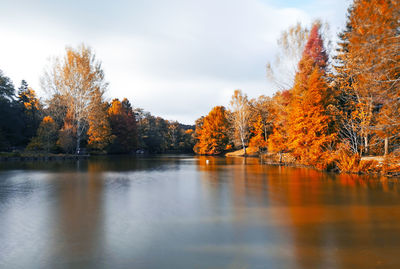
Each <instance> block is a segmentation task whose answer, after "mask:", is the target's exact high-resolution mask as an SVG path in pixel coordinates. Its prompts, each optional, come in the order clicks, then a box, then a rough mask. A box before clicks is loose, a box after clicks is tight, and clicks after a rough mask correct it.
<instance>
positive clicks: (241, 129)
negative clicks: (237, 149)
mask: <svg viewBox="0 0 400 269" xmlns="http://www.w3.org/2000/svg"><path fill="white" fill-rule="evenodd" d="M230 106H231V118H230V121H231V123H232V125H233V127H234V129H235V134H236V135H237V137H238V138H239V140H240V143H241V145H242V148H243V150H244V155H245V156H246V146H247V143H248V138H249V135H250V132H249V123H250V118H251V109H250V104H249V100H248V98H247V95H246V94H243V93H242V91H241V90H235V92H234V94H233V95H232V99H231V101H230Z"/></svg>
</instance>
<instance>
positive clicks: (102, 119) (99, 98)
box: [87, 90, 114, 150]
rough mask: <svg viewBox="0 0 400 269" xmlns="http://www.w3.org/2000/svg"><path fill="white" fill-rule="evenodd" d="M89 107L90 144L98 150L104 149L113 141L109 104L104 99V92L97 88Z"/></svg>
mask: <svg viewBox="0 0 400 269" xmlns="http://www.w3.org/2000/svg"><path fill="white" fill-rule="evenodd" d="M90 106H91V107H90V109H89V118H88V122H89V129H88V132H87V133H88V136H89V139H88V146H89V147H91V148H92V149H96V150H104V149H105V148H106V147H107V146H108V144H110V143H111V142H112V140H113V139H114V137H113V136H112V134H111V127H110V122H109V120H108V115H107V106H108V104H107V103H106V102H104V101H103V93H102V92H100V90H95V92H94V93H93V97H92V100H91V103H90Z"/></svg>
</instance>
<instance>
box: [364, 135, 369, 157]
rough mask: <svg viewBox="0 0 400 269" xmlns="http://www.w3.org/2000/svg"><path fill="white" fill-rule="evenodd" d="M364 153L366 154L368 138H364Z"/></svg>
mask: <svg viewBox="0 0 400 269" xmlns="http://www.w3.org/2000/svg"><path fill="white" fill-rule="evenodd" d="M364 153H365V154H367V153H368V136H365V137H364Z"/></svg>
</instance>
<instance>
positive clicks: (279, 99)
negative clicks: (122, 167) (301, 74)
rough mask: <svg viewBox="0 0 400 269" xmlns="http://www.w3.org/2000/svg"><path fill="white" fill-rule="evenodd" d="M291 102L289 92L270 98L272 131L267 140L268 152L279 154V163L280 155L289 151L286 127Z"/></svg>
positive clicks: (280, 92) (278, 93)
mask: <svg viewBox="0 0 400 269" xmlns="http://www.w3.org/2000/svg"><path fill="white" fill-rule="evenodd" d="M291 100H292V93H291V91H289V90H284V91H279V92H277V93H275V95H274V97H273V98H272V108H271V114H272V117H273V129H272V134H271V135H270V136H269V139H268V150H270V151H274V152H277V153H279V156H280V162H282V154H283V153H284V152H287V151H288V150H289V147H288V129H287V126H288V109H289V103H290V102H291Z"/></svg>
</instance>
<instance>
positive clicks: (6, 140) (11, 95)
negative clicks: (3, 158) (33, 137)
mask: <svg viewBox="0 0 400 269" xmlns="http://www.w3.org/2000/svg"><path fill="white" fill-rule="evenodd" d="M22 129H23V119H22V113H21V111H20V109H19V105H18V103H17V102H16V101H15V89H14V85H13V83H12V81H11V79H10V78H8V77H7V76H5V75H4V74H3V72H2V71H1V70H0V150H9V149H10V147H13V146H21V145H22V143H23V137H22V135H21V133H22Z"/></svg>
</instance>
